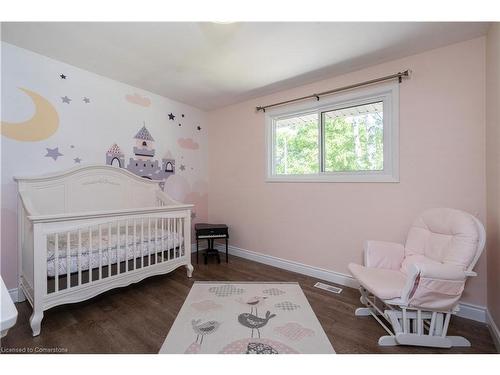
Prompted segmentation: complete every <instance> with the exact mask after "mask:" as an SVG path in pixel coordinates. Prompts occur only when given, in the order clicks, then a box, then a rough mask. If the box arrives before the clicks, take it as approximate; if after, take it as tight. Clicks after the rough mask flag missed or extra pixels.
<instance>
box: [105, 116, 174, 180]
mask: <svg viewBox="0 0 500 375" xmlns="http://www.w3.org/2000/svg"><path fill="white" fill-rule="evenodd" d="M134 139H135V140H136V144H135V146H134V149H133V150H134V155H135V158H130V159H129V162H128V165H127V166H125V155H124V154H123V152H122V151H121V149H120V147H119V146H118V145H117V144H116V143H114V144H113V145H112V146H111V147H110V148H109V150H108V152H107V153H106V164H108V165H115V166H117V167H119V168H126V169H127V170H129V171H130V172H132V173H134V174H136V175H138V176H140V177H144V178H148V179H150V180H159V181H164V180H166V179H167V178H168V177H169V176H170V175H172V174H174V173H175V159H165V158H163V159H162V160H161V164H160V162H159V161H158V160H155V159H153V157H154V156H155V149H154V147H153V146H154V141H155V140H154V138H153V137H152V136H151V133H150V132H149V130H148V129H147V128H146V125H144V126H143V127H142V128H141V129H140V130H139V131H138V132H137V134H136V135H135V137H134Z"/></svg>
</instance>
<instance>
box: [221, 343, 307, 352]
mask: <svg viewBox="0 0 500 375" xmlns="http://www.w3.org/2000/svg"><path fill="white" fill-rule="evenodd" d="M252 343H260V344H264V345H268V346H271V347H272V349H274V350H275V351H277V352H278V354H299V352H298V351H296V350H295V349H293V348H290V347H289V346H287V345H285V344H283V343H281V342H279V341H274V340H269V339H241V340H237V341H233V342H232V343H229V344H228V345H226V346H225V347H224V348H222V350H221V351H219V354H246V352H247V348H248V344H252Z"/></svg>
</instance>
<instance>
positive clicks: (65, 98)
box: [61, 96, 72, 104]
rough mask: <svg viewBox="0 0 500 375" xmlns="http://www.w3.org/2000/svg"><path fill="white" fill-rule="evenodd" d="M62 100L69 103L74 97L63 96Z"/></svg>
mask: <svg viewBox="0 0 500 375" xmlns="http://www.w3.org/2000/svg"><path fill="white" fill-rule="evenodd" d="M61 99H62V102H63V103H67V104H69V103H70V102H71V100H72V99H70V98H68V97H67V96H61Z"/></svg>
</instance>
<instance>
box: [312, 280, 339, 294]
mask: <svg viewBox="0 0 500 375" xmlns="http://www.w3.org/2000/svg"><path fill="white" fill-rule="evenodd" d="M314 287H315V288H319V289H323V290H327V291H329V292H332V293H335V294H340V293H342V288H339V287H336V286H333V285H328V284H325V283H319V282H318V283H316V284H314Z"/></svg>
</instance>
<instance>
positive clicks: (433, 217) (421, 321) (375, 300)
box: [349, 208, 486, 348]
mask: <svg viewBox="0 0 500 375" xmlns="http://www.w3.org/2000/svg"><path fill="white" fill-rule="evenodd" d="M485 238H486V235H485V231H484V227H483V225H482V224H481V222H480V221H479V220H478V219H476V218H475V217H474V216H472V215H470V214H468V213H466V212H463V211H459V210H453V209H449V208H435V209H430V210H427V211H425V212H424V213H423V214H422V215H420V217H418V218H417V219H416V220H415V222H414V223H413V225H412V226H411V228H410V231H409V232H408V237H407V239H406V244H405V245H404V246H403V245H401V244H398V243H391V242H381V241H367V242H366V244H365V248H364V263H365V265H364V266H361V265H359V264H354V263H351V264H349V270H350V271H351V273H352V274H353V276H354V277H355V278H356V279H357V281H358V282H359V284H360V291H361V298H360V300H361V303H362V304H364V305H365V306H366V307H361V308H358V309H357V310H356V316H368V315H372V316H373V317H374V318H375V319H376V320H377V321H378V322H379V323H380V324H381V325H382V327H383V328H384V329H385V330H386V331H387V332H388V333H389V335H388V336H382V337H380V339H379V341H378V343H379V345H383V346H392V345H418V346H432V347H440V348H450V347H452V346H470V342H469V341H468V340H467V339H465V338H464V337H461V336H447V335H446V334H447V331H448V325H449V323H450V318H451V315H452V314H455V313H457V312H458V310H459V306H458V302H459V300H460V297H461V295H462V292H463V290H464V286H465V281H466V279H467V278H468V277H470V276H476V275H477V274H476V273H475V272H474V271H472V269H473V267H474V265H475V264H476V262H477V260H478V259H479V256H480V255H481V252H482V251H483V248H484V244H485ZM381 318H383V319H385V321H386V322H387V323H389V326H391V328H392V329H391V328H389V327H388V326H387V324H385V323H384V321H382V319H381Z"/></svg>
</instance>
